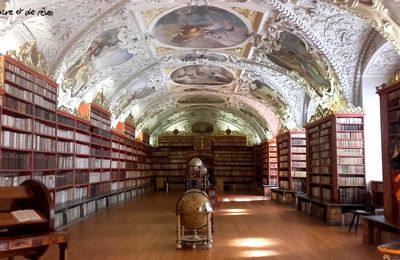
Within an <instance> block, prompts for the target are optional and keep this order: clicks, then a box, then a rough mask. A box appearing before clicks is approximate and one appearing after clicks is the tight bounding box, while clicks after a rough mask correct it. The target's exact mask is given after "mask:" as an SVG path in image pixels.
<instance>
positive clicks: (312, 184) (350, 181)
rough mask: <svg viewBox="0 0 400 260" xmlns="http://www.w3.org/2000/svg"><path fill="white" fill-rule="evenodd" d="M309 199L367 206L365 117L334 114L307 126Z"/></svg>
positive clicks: (361, 115)
mask: <svg viewBox="0 0 400 260" xmlns="http://www.w3.org/2000/svg"><path fill="white" fill-rule="evenodd" d="M306 132H307V140H308V142H307V151H308V153H307V163H308V165H307V170H308V174H309V176H308V195H309V196H311V197H312V198H317V199H321V200H322V201H327V202H332V203H342V204H358V203H364V202H365V190H366V186H365V185H366V184H365V159H364V115H363V114H331V115H329V116H327V117H324V118H322V119H320V120H318V121H316V122H313V123H311V124H308V125H307V126H306Z"/></svg>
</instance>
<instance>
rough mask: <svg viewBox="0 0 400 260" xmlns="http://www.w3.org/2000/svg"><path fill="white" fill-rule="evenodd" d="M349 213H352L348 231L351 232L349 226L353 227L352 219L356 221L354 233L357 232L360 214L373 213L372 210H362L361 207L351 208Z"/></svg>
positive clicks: (368, 214) (367, 214)
mask: <svg viewBox="0 0 400 260" xmlns="http://www.w3.org/2000/svg"><path fill="white" fill-rule="evenodd" d="M351 213H353V219H352V220H351V223H350V227H349V232H351V228H352V227H353V224H354V221H355V222H356V228H355V232H354V233H357V229H358V223H359V222H360V216H370V215H373V213H372V212H369V211H366V210H362V209H356V210H352V211H351Z"/></svg>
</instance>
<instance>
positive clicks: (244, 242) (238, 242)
mask: <svg viewBox="0 0 400 260" xmlns="http://www.w3.org/2000/svg"><path fill="white" fill-rule="evenodd" d="M230 244H231V245H232V246H237V247H257V248H258V247H267V246H271V245H276V244H277V242H276V241H274V240H272V239H266V238H240V239H234V240H232V241H231V242H230Z"/></svg>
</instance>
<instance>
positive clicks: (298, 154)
mask: <svg viewBox="0 0 400 260" xmlns="http://www.w3.org/2000/svg"><path fill="white" fill-rule="evenodd" d="M305 137H306V136H305V132H304V131H290V132H286V133H282V134H280V135H278V136H277V148H278V186H279V189H282V190H293V191H299V192H305V191H306V177H307V175H306V139H305Z"/></svg>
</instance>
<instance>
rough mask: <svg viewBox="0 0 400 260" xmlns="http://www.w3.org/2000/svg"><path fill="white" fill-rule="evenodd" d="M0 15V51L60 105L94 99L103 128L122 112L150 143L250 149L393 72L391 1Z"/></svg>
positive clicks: (153, 2) (44, 5) (399, 40)
mask: <svg viewBox="0 0 400 260" xmlns="http://www.w3.org/2000/svg"><path fill="white" fill-rule="evenodd" d="M20 8H22V12H21V13H20V14H16V10H19V9H20ZM29 9H30V10H31V14H28V13H25V12H26V11H28V10H29ZM0 10H13V11H14V14H13V15H1V16H0V51H1V52H3V53H6V52H7V53H9V54H12V55H14V56H16V57H18V58H19V59H20V60H23V61H24V62H26V63H28V64H29V65H30V66H32V67H34V68H35V69H37V70H40V71H42V72H43V73H46V74H47V75H49V76H50V77H52V78H53V79H54V80H56V81H57V82H58V83H59V85H60V88H59V106H60V107H62V108H64V109H65V108H66V109H69V110H71V111H74V110H75V109H76V108H77V107H78V106H79V104H80V103H81V102H92V101H93V99H94V98H96V96H97V97H98V96H99V95H102V96H103V97H104V100H105V101H106V102H105V103H106V104H105V105H107V106H108V108H109V109H110V111H111V112H112V116H113V122H117V121H121V120H124V119H125V118H126V117H127V116H128V115H129V114H132V115H133V117H134V119H135V124H136V126H137V128H138V129H142V130H145V131H148V132H149V134H151V135H152V137H153V138H155V137H157V136H159V135H161V134H165V133H168V132H171V131H173V130H174V129H178V130H180V131H181V132H187V133H194V134H202V133H206V132H207V133H208V132H210V131H211V132H214V133H218V132H223V131H225V130H226V129H228V128H229V129H231V130H232V131H235V132H238V133H242V134H246V135H247V136H248V137H249V142H250V143H258V142H260V141H262V140H263V139H265V138H269V137H272V136H275V135H276V134H277V133H278V131H279V129H280V128H281V127H285V128H288V129H293V128H299V127H303V126H304V125H305V124H306V122H307V119H308V118H309V116H310V115H312V114H313V113H314V112H315V109H316V108H317V106H321V107H323V108H331V109H338V108H339V107H341V108H343V107H344V108H350V109H351V108H352V107H353V106H358V105H362V104H361V91H362V86H361V83H360V78H361V76H362V75H363V73H364V72H365V71H366V70H369V71H371V70H372V71H375V72H371V73H376V69H377V68H378V69H379V72H380V73H392V72H393V70H395V68H396V67H397V68H400V58H399V57H400V55H399V53H400V1H398V0H380V1H378V0H375V1H372V0H371V1H369V0H350V1H349V0H334V1H328V0H325V1H315V0H249V1H247V0H225V1H223V0H220V1H211V0H187V1H173V0H165V1H163V0H147V1H137V0H100V1H95V0H87V1H78V0H68V1H66V0H51V1H46V2H44V1H40V0H24V1H20V0H9V1H5V2H4V1H3V2H1V1H0ZM32 10H34V12H35V13H33V14H32ZM41 11H42V12H41ZM43 14H46V15H43ZM104 100H103V101H104ZM194 126H196V127H194ZM208 126H211V130H210V131H209V129H210V127H208Z"/></svg>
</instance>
